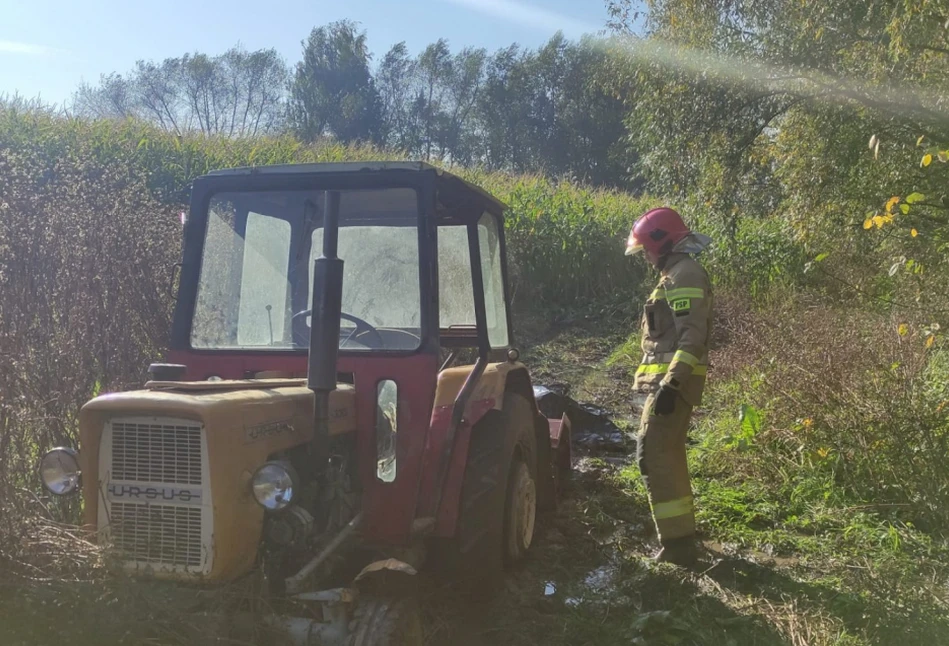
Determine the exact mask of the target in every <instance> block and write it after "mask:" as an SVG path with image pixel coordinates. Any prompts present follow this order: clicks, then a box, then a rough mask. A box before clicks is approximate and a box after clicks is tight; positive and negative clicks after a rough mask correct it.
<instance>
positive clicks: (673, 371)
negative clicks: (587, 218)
mask: <svg viewBox="0 0 949 646" xmlns="http://www.w3.org/2000/svg"><path fill="white" fill-rule="evenodd" d="M710 242H711V239H710V238H708V237H707V236H704V235H701V234H698V233H693V232H692V231H690V230H689V228H688V227H687V226H686V225H685V223H684V222H683V221H682V218H681V217H680V216H679V214H678V213H677V212H676V211H674V210H672V209H669V208H659V209H653V210H651V211H649V212H647V213H645V214H644V215H643V216H642V217H640V218H639V219H638V220H637V221H636V223H635V224H634V225H633V228H632V230H631V231H630V234H629V238H628V239H627V241H626V255H627V256H630V255H633V254H636V253H639V252H642V253H643V255H644V256H645V257H646V261H647V262H649V264H650V265H652V266H653V267H655V268H656V269H657V270H659V274H660V279H659V285H658V287H656V289H655V290H654V291H653V292H652V294H651V295H650V296H649V299H648V300H647V301H646V305H645V308H644V312H643V320H642V349H643V359H642V363H641V364H640V366H639V368H638V370H637V371H636V382H635V389H636V390H637V391H638V392H640V393H645V394H647V395H648V397H647V399H646V404H645V406H644V408H643V415H642V423H641V426H640V431H639V436H638V447H637V452H636V453H637V456H636V457H637V460H638V461H639V469H640V471H641V472H642V476H643V481H644V482H645V484H646V489H647V490H648V492H649V502H650V505H651V507H652V515H653V519H654V521H655V523H656V530H657V532H658V534H659V541H660V543H661V545H662V549H661V550H660V551H659V552H658V553H657V554H656V556H655V559H656V560H658V561H662V562H669V563H675V564H677V565H681V566H685V567H688V566H690V565H692V564H694V563H695V561H696V560H697V548H696V543H695V513H694V511H693V503H692V486H691V482H690V480H689V467H688V463H687V461H686V453H685V446H686V435H687V433H688V429H689V422H690V420H691V417H692V409H693V407H695V406H698V405H699V404H700V403H701V402H702V391H703V390H704V388H705V375H706V371H707V369H708V345H709V336H710V334H711V329H712V289H711V285H710V282H709V278H708V274H707V273H706V272H705V269H704V268H703V267H702V265H700V264H699V263H698V261H696V260H695V259H694V258H693V257H692V254H697V253H699V252H701V251H702V250H703V249H705V247H707V246H708V244H709V243H710Z"/></svg>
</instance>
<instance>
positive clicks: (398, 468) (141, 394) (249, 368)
mask: <svg viewBox="0 0 949 646" xmlns="http://www.w3.org/2000/svg"><path fill="white" fill-rule="evenodd" d="M503 211H504V205H503V204H502V203H501V202H499V201H498V200H496V199H495V198H493V197H492V196H490V195H489V194H488V193H486V192H484V191H483V190H481V189H480V188H478V187H476V186H473V185H471V184H469V183H467V182H465V181H463V180H462V179H460V178H458V177H455V176H453V175H451V174H449V173H447V172H443V171H441V170H438V169H436V168H434V167H432V166H429V165H426V164H421V163H347V164H301V165H289V166H271V167H261V168H238V169H229V170H221V171H217V172H213V173H210V174H208V175H205V176H203V177H200V178H198V179H196V180H195V181H194V183H193V186H192V194H191V204H190V211H189V213H188V216H187V218H186V222H185V226H184V251H183V259H182V264H181V272H180V279H179V288H178V298H177V305H176V308H175V313H174V322H173V328H172V334H171V348H170V352H169V355H168V357H167V359H166V363H155V364H153V365H152V366H151V367H150V368H149V372H150V373H151V379H150V381H149V382H148V383H146V384H145V385H144V387H143V388H142V389H139V390H134V391H130V392H124V393H112V394H108V395H102V396H100V397H97V398H96V399H94V400H92V401H91V402H89V403H88V404H87V405H86V406H85V407H84V408H83V410H82V413H81V415H80V442H81V446H80V447H79V450H78V453H76V452H75V451H74V450H73V449H68V448H62V449H55V450H54V451H53V452H51V453H50V454H48V455H47V456H46V457H44V461H43V465H42V467H41V474H42V476H43V480H44V484H46V485H47V487H48V488H49V489H50V491H53V492H54V493H57V494H60V495H68V494H70V493H72V491H73V490H74V489H79V488H81V491H82V495H83V496H84V498H85V504H84V507H83V509H84V513H85V522H86V525H87V527H88V528H89V529H90V531H92V532H94V533H95V536H96V538H97V540H100V541H101V542H104V543H108V544H110V545H112V546H113V547H115V548H116V550H117V552H118V553H119V554H120V555H121V556H120V558H122V559H124V562H125V563H126V566H127V567H128V568H131V569H133V570H135V571H137V572H139V573H146V574H147V575H149V576H153V577H155V578H163V579H172V580H182V581H189V582H192V583H198V584H199V585H203V586H208V585H212V586H213V585H216V584H223V583H229V582H234V581H237V580H242V579H246V578H247V577H249V576H254V575H256V576H260V577H263V578H264V579H265V580H266V581H267V588H268V590H270V591H271V592H272V593H273V594H275V595H277V596H280V597H284V598H296V599H297V600H298V601H299V600H300V599H303V598H305V599H306V600H307V601H308V602H311V603H324V604H329V605H330V606H332V608H334V610H332V611H328V612H324V613H322V620H317V619H307V620H304V619H302V618H300V617H283V618H282V619H280V620H279V621H277V623H280V624H281V625H282V626H283V627H284V628H285V629H286V631H288V632H290V633H292V634H295V635H297V637H300V635H303V634H304V633H305V635H306V637H305V638H303V637H301V638H300V640H302V641H301V643H335V642H336V641H339V640H345V639H350V638H351V637H352V635H349V633H347V632H346V631H347V630H349V628H348V627H351V626H352V619H353V617H354V616H355V615H354V613H357V610H358V607H357V606H358V604H357V603H356V601H355V599H356V598H357V596H354V595H353V594H350V591H352V590H356V589H357V588H358V585H357V584H356V583H354V582H353V579H352V577H351V576H349V575H348V574H345V573H346V572H348V570H347V569H346V567H344V566H342V565H340V563H342V562H345V561H347V559H345V558H342V556H343V555H344V554H351V553H358V554H362V555H363V558H364V559H365V558H366V557H365V555H366V554H371V555H372V558H371V559H369V560H370V561H371V562H369V563H368V564H366V563H365V562H363V563H362V564H361V565H365V566H366V567H365V569H363V570H362V571H361V572H360V571H359V570H358V569H357V572H360V573H359V576H358V577H356V581H360V582H365V581H366V580H369V579H372V578H374V576H375V575H376V574H378V573H385V572H390V571H397V572H399V573H401V574H402V575H407V574H406V573H414V572H416V571H419V570H421V569H422V567H423V566H426V565H431V564H434V565H435V567H436V568H437V569H438V570H439V571H440V572H448V573H451V574H452V576H453V577H455V578H457V579H458V580H459V581H465V582H471V583H472V585H474V586H475V587H481V588H484V587H485V586H487V587H488V588H490V587H491V586H493V585H495V584H496V583H497V580H498V576H499V575H500V574H501V573H502V572H503V569H504V567H505V566H506V565H510V564H511V563H514V562H516V561H518V560H520V559H521V558H522V557H523V556H524V555H525V553H526V552H527V550H528V548H529V547H530V545H531V542H532V540H533V534H534V523H535V513H536V511H537V510H538V509H541V510H542V509H545V508H551V507H553V506H554V505H555V501H556V498H557V495H558V491H559V489H560V486H559V485H560V482H561V481H562V479H563V478H564V477H565V476H566V475H567V474H568V473H569V470H570V442H569V423H568V421H567V420H566V418H563V419H559V420H548V419H546V418H545V417H543V416H542V415H541V413H540V412H539V410H538V408H537V404H536V401H535V399H534V395H533V389H532V385H531V380H530V376H529V373H528V370H527V368H526V367H525V366H524V365H523V364H521V363H519V362H518V353H517V351H516V350H514V349H513V348H512V338H513V335H512V329H511V313H510V298H509V292H508V284H507V265H506V258H505V245H504V221H503ZM499 355H500V359H501V360H500V361H497V360H496V359H497V358H498V356H499ZM463 356H467V357H468V358H470V361H462V360H461V358H462V357H463ZM70 460H74V462H75V468H74V469H73V468H72V467H71V466H70V465H71V464H72V463H71V462H70ZM71 469H72V471H76V472H77V473H72V472H71ZM80 475H81V485H79V480H80ZM357 546H358V547H357ZM350 560H351V559H350ZM327 589H332V590H336V591H337V592H334V593H332V594H330V593H327V592H326V590H327ZM340 590H342V591H343V592H339V591H340ZM301 595H303V596H302V597H301ZM321 595H322V596H321ZM387 603H388V602H387ZM396 607H401V606H392V608H396ZM373 612H375V611H373ZM380 612H381V611H380ZM392 612H395V611H394V610H393V611H392ZM357 614H358V613H357ZM396 614H397V613H396ZM357 623H358V622H357ZM370 632H371V631H370ZM367 634H368V633H367ZM347 635H349V637H347ZM314 636H316V637H314ZM367 639H369V637H367ZM300 640H298V641H300ZM307 640H309V641H307ZM339 643H350V642H346V641H340V642H339ZM351 643H377V642H376V641H365V642H360V641H358V639H357V641H355V642H351ZM378 643H388V642H378Z"/></svg>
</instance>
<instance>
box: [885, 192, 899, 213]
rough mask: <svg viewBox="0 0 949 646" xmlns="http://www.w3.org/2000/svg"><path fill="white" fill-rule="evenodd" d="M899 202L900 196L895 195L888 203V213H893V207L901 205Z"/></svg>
mask: <svg viewBox="0 0 949 646" xmlns="http://www.w3.org/2000/svg"><path fill="white" fill-rule="evenodd" d="M899 201H900V196H899V195H894V196H893V197H891V198H890V200H889V201H888V202H887V203H886V212H887V213H889V212H890V211H892V210H893V207H894V206H896V205H897V204H898V203H899Z"/></svg>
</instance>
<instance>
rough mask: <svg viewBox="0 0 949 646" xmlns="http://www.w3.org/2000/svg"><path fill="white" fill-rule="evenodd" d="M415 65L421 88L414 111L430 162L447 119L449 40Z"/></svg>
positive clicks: (440, 41) (429, 49)
mask: <svg viewBox="0 0 949 646" xmlns="http://www.w3.org/2000/svg"><path fill="white" fill-rule="evenodd" d="M415 65H416V70H417V75H418V84H419V87H418V91H417V92H418V93H417V95H416V99H415V102H414V104H413V111H414V112H415V118H416V120H417V121H418V123H420V124H421V135H422V140H421V147H422V150H421V152H422V154H423V155H424V157H425V159H427V160H428V159H431V158H432V150H433V148H434V147H435V146H436V145H437V144H438V143H439V140H440V138H441V137H440V135H441V133H440V126H441V125H442V122H443V121H444V118H445V114H444V110H445V104H446V103H447V94H448V92H447V85H448V79H449V77H450V75H451V68H452V61H451V52H450V51H449V49H448V41H446V40H445V39H444V38H440V39H438V41H437V42H435V43H432V44H431V45H429V46H428V47H426V48H425V51H423V52H422V53H421V54H420V55H419V57H418V60H417V61H416V63H415Z"/></svg>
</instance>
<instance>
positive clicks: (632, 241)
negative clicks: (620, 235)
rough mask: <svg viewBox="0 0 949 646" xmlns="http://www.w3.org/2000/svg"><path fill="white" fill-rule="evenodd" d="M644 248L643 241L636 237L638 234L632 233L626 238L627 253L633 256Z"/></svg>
mask: <svg viewBox="0 0 949 646" xmlns="http://www.w3.org/2000/svg"><path fill="white" fill-rule="evenodd" d="M642 250H643V245H642V243H640V242H639V240H637V239H636V236H635V235H634V234H632V233H630V234H629V237H628V238H626V255H627V256H632V255H635V254H637V253H639V252H640V251H642Z"/></svg>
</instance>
